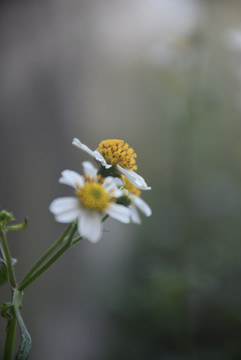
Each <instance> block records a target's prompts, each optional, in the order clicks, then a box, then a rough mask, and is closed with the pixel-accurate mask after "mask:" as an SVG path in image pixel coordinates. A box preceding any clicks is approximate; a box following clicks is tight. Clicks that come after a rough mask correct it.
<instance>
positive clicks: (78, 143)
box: [72, 138, 95, 158]
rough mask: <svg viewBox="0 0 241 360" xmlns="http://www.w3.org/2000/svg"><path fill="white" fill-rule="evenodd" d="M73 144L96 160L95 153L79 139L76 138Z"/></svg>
mask: <svg viewBox="0 0 241 360" xmlns="http://www.w3.org/2000/svg"><path fill="white" fill-rule="evenodd" d="M72 144H73V145H75V146H77V147H78V148H79V149H81V150H83V151H85V152H86V153H87V154H89V155H90V156H92V157H93V158H95V155H94V151H92V150H91V149H90V148H89V147H88V146H87V145H85V144H83V143H82V142H81V141H79V139H77V138H74V139H73V141H72Z"/></svg>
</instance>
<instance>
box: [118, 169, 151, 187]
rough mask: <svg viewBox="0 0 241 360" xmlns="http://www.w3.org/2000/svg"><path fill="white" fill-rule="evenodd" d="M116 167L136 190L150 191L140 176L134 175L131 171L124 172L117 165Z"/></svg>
mask: <svg viewBox="0 0 241 360" xmlns="http://www.w3.org/2000/svg"><path fill="white" fill-rule="evenodd" d="M116 167H117V169H118V170H119V171H120V172H121V173H122V174H123V175H125V177H126V178H127V179H128V180H129V181H130V182H131V183H132V184H133V185H135V186H136V187H137V188H138V189H140V190H150V189H151V188H150V187H149V186H147V184H146V182H145V180H144V179H143V177H142V176H140V175H138V174H137V173H135V172H134V171H132V170H126V169H124V168H123V167H122V166H120V165H118V164H117V165H116Z"/></svg>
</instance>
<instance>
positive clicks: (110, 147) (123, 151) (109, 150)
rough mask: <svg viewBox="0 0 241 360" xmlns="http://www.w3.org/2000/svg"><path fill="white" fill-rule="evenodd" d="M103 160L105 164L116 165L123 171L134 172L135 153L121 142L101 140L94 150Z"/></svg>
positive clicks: (135, 167)
mask: <svg viewBox="0 0 241 360" xmlns="http://www.w3.org/2000/svg"><path fill="white" fill-rule="evenodd" d="M96 150H97V151H99V153H101V155H102V156H103V157H104V158H105V161H106V162H107V164H110V165H112V166H116V165H117V164H118V165H120V166H122V167H123V168H124V169H128V170H136V169H137V166H136V160H135V158H136V156H137V155H136V153H135V152H134V150H133V149H132V148H131V147H129V145H128V144H127V143H125V142H124V141H123V140H118V139H109V140H103V141H101V143H100V144H99V146H98V148H97V149H96Z"/></svg>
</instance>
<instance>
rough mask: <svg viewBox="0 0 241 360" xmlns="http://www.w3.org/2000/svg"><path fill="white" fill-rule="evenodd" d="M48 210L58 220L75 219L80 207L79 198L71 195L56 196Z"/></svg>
mask: <svg viewBox="0 0 241 360" xmlns="http://www.w3.org/2000/svg"><path fill="white" fill-rule="evenodd" d="M49 210H50V211H51V212H52V213H53V214H54V215H55V219H56V221H58V222H62V223H69V222H72V221H74V220H75V219H77V217H78V216H79V215H80V212H81V209H80V206H79V200H78V199H76V198H73V197H65V198H58V199H55V200H53V201H52V202H51V204H50V205H49Z"/></svg>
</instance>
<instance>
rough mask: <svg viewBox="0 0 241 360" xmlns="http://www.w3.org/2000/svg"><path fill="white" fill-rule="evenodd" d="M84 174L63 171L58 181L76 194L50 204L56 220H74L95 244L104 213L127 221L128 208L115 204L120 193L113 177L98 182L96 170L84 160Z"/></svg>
mask: <svg viewBox="0 0 241 360" xmlns="http://www.w3.org/2000/svg"><path fill="white" fill-rule="evenodd" d="M83 168H84V173H85V175H84V176H81V175H80V174H78V173H77V172H75V171H72V170H64V171H63V172H62V173H61V175H62V176H61V177H60V179H59V182H60V183H62V184H66V185H69V186H71V187H73V188H74V189H75V195H76V196H75V197H62V198H57V199H55V200H53V201H52V202H51V204H50V206H49V209H50V211H51V212H52V213H53V214H54V216H55V219H56V221H58V222H61V223H69V222H72V221H75V220H77V224H78V231H79V234H80V235H81V236H83V237H84V238H87V239H88V240H90V241H91V242H93V243H95V242H97V241H99V240H100V238H101V234H102V218H103V216H105V215H109V216H110V217H112V218H114V219H116V220H119V221H121V222H123V223H126V224H127V223H130V210H129V209H128V208H127V207H125V206H123V205H119V204H116V203H115V199H116V198H117V197H119V196H121V194H122V192H121V190H119V189H118V187H117V185H116V183H115V181H114V180H113V178H112V177H106V178H105V179H104V180H103V182H101V181H99V178H98V176H97V169H96V168H95V167H94V166H93V165H92V164H91V163H89V162H87V161H86V162H84V163H83Z"/></svg>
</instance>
